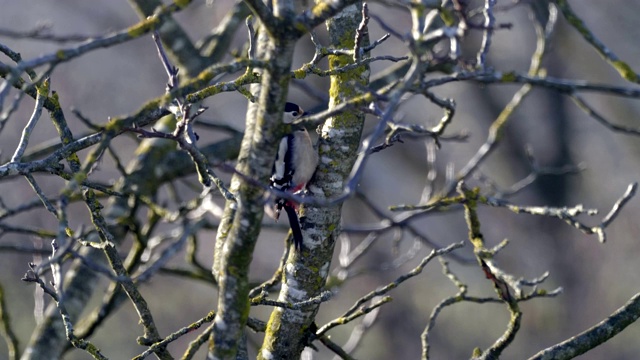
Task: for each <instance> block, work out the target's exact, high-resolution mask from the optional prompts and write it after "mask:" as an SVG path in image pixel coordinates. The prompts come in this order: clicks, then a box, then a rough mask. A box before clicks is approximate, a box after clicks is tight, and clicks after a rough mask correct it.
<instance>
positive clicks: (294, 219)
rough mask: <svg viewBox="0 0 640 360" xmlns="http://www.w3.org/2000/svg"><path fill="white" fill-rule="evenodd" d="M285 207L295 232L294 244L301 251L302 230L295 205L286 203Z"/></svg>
mask: <svg viewBox="0 0 640 360" xmlns="http://www.w3.org/2000/svg"><path fill="white" fill-rule="evenodd" d="M283 207H284V211H285V212H286V213H287V217H288V218H289V226H291V232H292V233H293V245H294V246H295V249H296V250H298V251H300V249H302V230H301V229H300V220H299V219H298V214H297V213H296V209H295V208H294V207H293V206H289V205H288V204H285V206H283Z"/></svg>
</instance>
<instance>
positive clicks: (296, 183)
mask: <svg viewBox="0 0 640 360" xmlns="http://www.w3.org/2000/svg"><path fill="white" fill-rule="evenodd" d="M305 114H306V113H305V112H304V110H302V108H301V107H300V106H298V105H297V104H294V103H291V102H287V103H286V104H285V108H284V114H283V119H282V121H283V122H284V123H285V124H292V123H293V122H294V121H295V120H297V119H299V118H300V117H302V116H303V115H305ZM317 166H318V153H317V151H316V149H315V148H314V146H313V142H312V141H311V137H310V136H309V133H308V132H307V129H305V128H304V127H303V126H301V125H296V124H292V126H291V131H290V132H288V133H287V134H286V135H284V136H283V137H282V138H281V139H280V142H279V143H278V152H277V154H276V158H275V161H274V164H273V169H272V175H271V178H270V181H271V184H270V187H271V188H272V189H277V190H280V191H284V192H287V193H292V194H295V193H300V192H303V191H304V190H305V188H306V186H307V183H308V182H309V180H311V178H312V177H313V174H314V173H315V171H316V167H317ZM274 208H275V214H274V217H275V219H276V221H277V220H278V218H279V217H280V212H281V211H282V209H284V211H285V212H286V214H287V218H288V219H289V226H290V227H291V232H292V233H293V243H294V247H295V249H296V250H298V251H299V250H301V249H302V230H301V229H300V219H299V217H298V214H297V208H298V204H297V203H295V202H294V201H291V200H288V199H284V198H281V197H277V198H276V199H275V204H274Z"/></svg>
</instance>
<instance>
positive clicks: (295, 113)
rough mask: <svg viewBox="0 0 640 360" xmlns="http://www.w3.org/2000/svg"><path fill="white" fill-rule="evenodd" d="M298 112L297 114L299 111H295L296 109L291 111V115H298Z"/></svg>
mask: <svg viewBox="0 0 640 360" xmlns="http://www.w3.org/2000/svg"><path fill="white" fill-rule="evenodd" d="M298 114H299V112H297V111H294V112H292V113H291V115H293V116H298Z"/></svg>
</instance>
